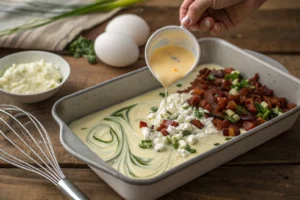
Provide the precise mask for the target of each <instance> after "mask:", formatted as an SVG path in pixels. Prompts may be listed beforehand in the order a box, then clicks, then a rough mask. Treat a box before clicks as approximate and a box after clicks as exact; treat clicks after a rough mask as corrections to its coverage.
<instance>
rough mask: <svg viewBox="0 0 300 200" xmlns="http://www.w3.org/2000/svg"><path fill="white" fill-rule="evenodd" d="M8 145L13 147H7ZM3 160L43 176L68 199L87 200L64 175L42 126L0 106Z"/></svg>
mask: <svg viewBox="0 0 300 200" xmlns="http://www.w3.org/2000/svg"><path fill="white" fill-rule="evenodd" d="M7 142H8V143H9V144H11V145H5V143H7ZM1 143H2V145H1ZM3 145H5V147H4V146H3ZM0 160H3V161H5V162H7V163H10V164H12V165H14V166H16V167H19V168H22V169H25V170H27V171H30V172H33V173H36V174H38V175H41V176H42V177H44V178H46V179H48V180H49V181H51V182H52V183H53V184H54V185H56V186H57V187H58V188H59V189H60V190H61V191H62V192H63V193H64V194H65V195H66V196H67V197H68V198H69V199H72V200H87V199H88V198H87V197H86V196H85V195H84V194H83V193H82V192H80V191H79V189H77V188H76V186H74V185H73V184H72V183H71V182H70V181H69V180H68V179H67V178H66V177H65V175H64V174H63V172H62V171H61V169H60V167H59V165H58V162H57V159H56V157H55V154H54V151H53V147H52V144H51V141H50V138H49V135H48V133H47V131H46V129H45V128H44V127H43V125H42V124H41V123H40V122H39V121H38V120H37V119H36V118H35V117H34V116H33V115H32V114H30V113H28V112H26V111H24V110H22V109H21V108H18V107H16V106H13V105H0Z"/></svg>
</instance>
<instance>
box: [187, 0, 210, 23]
mask: <svg viewBox="0 0 300 200" xmlns="http://www.w3.org/2000/svg"><path fill="white" fill-rule="evenodd" d="M211 4H212V0H195V1H194V2H193V3H192V4H191V5H190V6H189V8H188V12H187V14H186V16H185V17H184V18H183V19H182V21H181V23H182V25H184V26H187V27H188V26H191V25H193V24H195V23H197V21H198V20H199V19H200V17H201V15H202V14H203V13H204V11H205V10H207V9H208V8H209V7H210V6H211Z"/></svg>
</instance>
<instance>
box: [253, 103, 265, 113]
mask: <svg viewBox="0 0 300 200" xmlns="http://www.w3.org/2000/svg"><path fill="white" fill-rule="evenodd" d="M255 107H256V110H257V112H259V113H262V114H263V113H264V112H265V109H264V107H262V106H261V105H260V104H259V103H255Z"/></svg>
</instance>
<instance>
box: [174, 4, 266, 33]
mask: <svg viewBox="0 0 300 200" xmlns="http://www.w3.org/2000/svg"><path fill="white" fill-rule="evenodd" d="M264 2H266V0H184V2H183V3H182V5H181V8H180V21H181V24H182V25H184V26H185V27H187V28H188V29H190V30H191V31H200V32H207V31H209V32H210V33H211V34H212V35H219V34H221V33H223V32H225V31H227V30H228V29H230V28H233V27H235V26H237V25H238V24H240V23H241V22H243V21H244V20H245V19H246V18H247V17H248V16H249V15H250V14H251V13H252V12H253V11H255V10H257V9H258V8H259V7H260V6H261V5H262V4H263V3H264Z"/></svg>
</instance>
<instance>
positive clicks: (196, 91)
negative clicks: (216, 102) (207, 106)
mask: <svg viewBox="0 0 300 200" xmlns="http://www.w3.org/2000/svg"><path fill="white" fill-rule="evenodd" d="M192 94H193V95H196V96H204V94H205V91H204V90H202V89H200V88H196V89H194V91H193V92H192Z"/></svg>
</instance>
